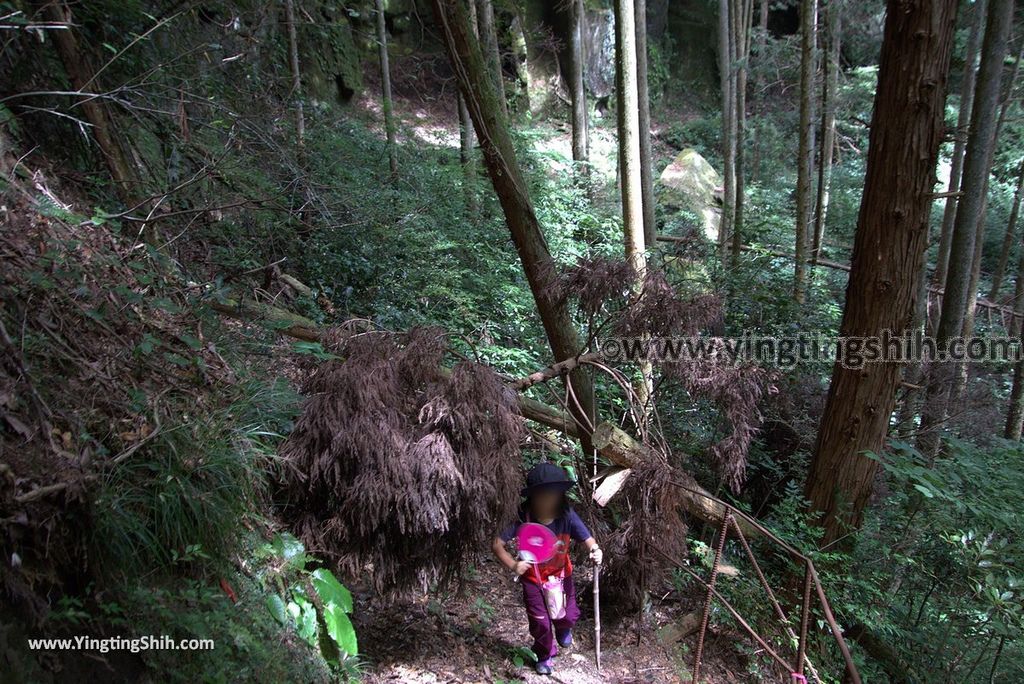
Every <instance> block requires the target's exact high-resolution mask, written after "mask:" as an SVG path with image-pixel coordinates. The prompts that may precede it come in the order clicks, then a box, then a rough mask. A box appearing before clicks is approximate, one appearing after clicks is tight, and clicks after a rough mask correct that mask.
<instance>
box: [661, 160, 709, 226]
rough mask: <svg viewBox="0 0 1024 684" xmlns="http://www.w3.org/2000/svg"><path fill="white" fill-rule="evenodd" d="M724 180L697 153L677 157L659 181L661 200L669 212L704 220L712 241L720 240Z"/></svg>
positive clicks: (666, 168)
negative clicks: (678, 212) (678, 211)
mask: <svg viewBox="0 0 1024 684" xmlns="http://www.w3.org/2000/svg"><path fill="white" fill-rule="evenodd" d="M721 187H722V177H721V176H720V175H719V174H718V171H715V168H714V167H713V166H711V164H709V163H708V160H707V159H705V158H704V157H702V156H701V155H700V153H699V152H697V150H695V149H693V148H687V149H685V150H683V151H682V152H680V153H679V154H678V155H676V158H675V159H674V160H673V161H672V163H671V164H669V165H668V166H666V167H665V170H664V171H662V172H661V178H659V179H658V192H659V201H660V203H661V205H662V206H663V207H666V208H668V209H685V210H687V211H690V212H692V213H693V214H695V215H696V216H697V217H698V218H699V219H700V221H701V228H702V229H703V231H704V235H706V236H707V238H708V239H709V240H712V241H714V240H717V239H718V226H719V224H720V223H721V221H722V195H721V193H722V190H721Z"/></svg>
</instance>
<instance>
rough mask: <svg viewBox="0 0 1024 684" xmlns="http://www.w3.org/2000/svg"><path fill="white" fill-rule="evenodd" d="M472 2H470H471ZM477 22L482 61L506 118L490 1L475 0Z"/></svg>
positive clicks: (495, 30) (499, 49)
mask: <svg viewBox="0 0 1024 684" xmlns="http://www.w3.org/2000/svg"><path fill="white" fill-rule="evenodd" d="M471 1H472V0H471ZM476 4H477V22H479V35H480V40H481V41H483V51H484V59H485V60H486V62H487V70H488V73H490V77H491V82H492V83H493V84H494V88H495V90H497V92H498V105H499V106H500V107H501V111H502V112H503V113H504V114H505V116H508V102H507V101H506V99H505V78H504V75H503V72H502V68H501V48H500V47H499V45H498V30H497V28H495V25H494V5H493V3H492V2H491V0H476Z"/></svg>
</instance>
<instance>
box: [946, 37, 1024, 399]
mask: <svg viewBox="0 0 1024 684" xmlns="http://www.w3.org/2000/svg"><path fill="white" fill-rule="evenodd" d="M1021 57H1024V55H1018V56H1017V60H1016V61H1015V62H1014V63H1013V69H1012V70H1011V71H1010V78H1009V80H1008V81H1007V88H1006V97H1004V98H1003V103H1002V105H1001V106H1000V107H999V118H998V120H997V121H996V130H995V132H994V133H993V134H992V145H991V148H990V149H989V158H988V163H987V165H986V166H987V167H988V168H989V169H991V168H992V160H993V159H994V157H995V149H996V145H997V144H998V143H999V134H1000V132H1001V131H1002V130H1003V124H1004V123H1006V115H1007V114H1008V113H1009V111H1010V104H1011V103H1012V99H1011V98H1012V96H1013V89H1014V86H1015V85H1016V83H1017V74H1018V73H1019V71H1020V62H1021ZM989 176H990V174H985V183H984V188H983V192H984V197H983V199H982V202H981V212H980V213H979V215H978V221H977V225H976V228H975V234H974V258H973V259H972V260H971V280H970V285H968V288H967V291H968V293H969V294H968V300H967V305H966V308H965V309H964V323H963V329H962V333H961V336H962V337H963V338H964V339H968V338H970V337H972V336H973V335H974V319H975V316H976V315H977V312H978V304H977V301H978V300H977V296H978V295H977V293H978V284H979V282H980V281H981V258H982V256H983V254H984V249H985V227H986V216H987V213H988V185H989ZM968 371H969V367H968V365H967V364H966V363H958V364H957V367H956V380H955V382H954V383H953V390H952V393H951V395H950V397H951V399H950V401H952V402H953V403H956V402H958V401H960V397H961V396H963V392H964V390H965V388H966V387H967V376H968Z"/></svg>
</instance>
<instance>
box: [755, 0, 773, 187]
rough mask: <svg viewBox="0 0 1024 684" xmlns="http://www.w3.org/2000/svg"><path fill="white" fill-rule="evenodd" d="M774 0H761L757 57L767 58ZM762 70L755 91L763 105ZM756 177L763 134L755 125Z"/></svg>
mask: <svg viewBox="0 0 1024 684" xmlns="http://www.w3.org/2000/svg"><path fill="white" fill-rule="evenodd" d="M771 1H772V0H761V5H760V7H761V16H760V17H759V19H758V33H757V58H758V59H759V60H763V59H764V58H765V52H766V50H767V48H768V8H769V5H770V3H771ZM762 73H763V72H762V70H760V69H759V70H758V71H757V72H756V82H755V84H754V92H757V93H762V96H761V98H760V103H761V105H762V106H763V103H764V101H765V97H764V95H763V91H764V77H763V76H762ZM753 175H754V178H755V179H757V178H760V177H761V136H760V131H759V127H758V126H757V125H756V119H755V126H754V170H753Z"/></svg>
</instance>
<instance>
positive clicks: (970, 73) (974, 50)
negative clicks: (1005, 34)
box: [928, 0, 988, 335]
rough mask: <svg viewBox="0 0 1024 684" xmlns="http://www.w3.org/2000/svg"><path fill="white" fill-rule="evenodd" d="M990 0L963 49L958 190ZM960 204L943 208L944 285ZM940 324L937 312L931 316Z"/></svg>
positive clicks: (939, 280) (939, 269)
mask: <svg viewBox="0 0 1024 684" xmlns="http://www.w3.org/2000/svg"><path fill="white" fill-rule="evenodd" d="M987 7H988V0H976V1H975V3H974V19H973V21H972V22H971V31H970V33H969V34H968V37H967V49H966V51H965V53H964V75H963V78H962V80H961V85H960V112H959V113H958V114H957V118H956V131H955V140H954V143H953V157H952V158H951V159H950V166H949V186H948V188H947V192H950V193H955V192H957V191H959V190H960V178H961V176H962V175H963V169H964V150H965V148H966V147H967V129H968V126H969V124H970V121H971V114H972V112H973V110H974V84H975V81H976V78H977V74H978V53H979V52H980V50H981V39H982V36H984V35H985V19H986V16H987ZM958 205H959V198H958V197H956V196H955V195H954V196H952V197H947V198H946V205H945V208H944V209H943V211H942V230H941V232H940V233H939V254H938V256H937V257H936V262H935V276H934V277H933V278H932V282H933V283H934V284H935V286H936V287H945V285H946V272H947V270H948V268H949V246H950V242H951V241H952V239H953V223H954V222H955V221H956V210H957V206H958ZM929 320H934V321H935V325H937V324H938V316H929ZM928 332H929V334H931V335H934V334H935V330H934V329H930V330H929V331H928Z"/></svg>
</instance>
